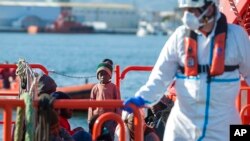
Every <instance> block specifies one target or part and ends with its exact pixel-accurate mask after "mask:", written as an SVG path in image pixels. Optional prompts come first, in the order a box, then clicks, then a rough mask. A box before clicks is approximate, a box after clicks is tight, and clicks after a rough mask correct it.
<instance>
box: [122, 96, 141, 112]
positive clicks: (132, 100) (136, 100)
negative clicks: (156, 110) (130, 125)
mask: <svg viewBox="0 0 250 141" xmlns="http://www.w3.org/2000/svg"><path fill="white" fill-rule="evenodd" d="M129 104H135V105H136V106H137V107H142V106H144V104H145V100H144V99H143V98H142V97H140V96H137V97H132V98H129V99H128V100H126V101H125V102H124V106H125V108H124V110H125V111H127V112H129V113H132V112H133V110H132V109H131V108H130V107H129V106H128V105H129Z"/></svg>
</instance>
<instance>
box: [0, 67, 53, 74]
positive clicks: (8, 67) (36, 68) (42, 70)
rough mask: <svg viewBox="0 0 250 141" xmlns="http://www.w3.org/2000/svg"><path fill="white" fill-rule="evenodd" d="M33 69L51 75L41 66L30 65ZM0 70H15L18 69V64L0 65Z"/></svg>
mask: <svg viewBox="0 0 250 141" xmlns="http://www.w3.org/2000/svg"><path fill="white" fill-rule="evenodd" d="M29 65H30V67H31V68H33V69H41V70H42V71H43V72H44V73H45V74H46V75H48V74H49V71H48V70H47V69H46V68H45V67H44V66H43V65H41V64H29ZM0 68H13V69H16V68H17V65H16V64H0Z"/></svg>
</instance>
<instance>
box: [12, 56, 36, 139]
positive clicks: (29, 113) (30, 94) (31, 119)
mask: <svg viewBox="0 0 250 141" xmlns="http://www.w3.org/2000/svg"><path fill="white" fill-rule="evenodd" d="M16 75H17V76H19V78H20V80H21V81H20V83H21V84H20V86H21V87H20V88H19V98H20V99H23V100H24V103H25V110H24V109H22V108H20V107H18V108H17V116H16V121H17V122H16V124H15V131H14V135H15V136H14V141H21V140H23V133H24V125H25V137H24V140H25V141H34V133H35V132H34V129H35V115H34V109H33V105H32V101H33V99H34V95H35V94H36V93H37V88H36V83H37V79H36V77H37V75H36V74H35V73H34V72H33V71H32V69H31V67H30V66H29V65H28V63H27V62H26V61H25V60H24V59H20V60H19V61H18V64H17V70H16Z"/></svg>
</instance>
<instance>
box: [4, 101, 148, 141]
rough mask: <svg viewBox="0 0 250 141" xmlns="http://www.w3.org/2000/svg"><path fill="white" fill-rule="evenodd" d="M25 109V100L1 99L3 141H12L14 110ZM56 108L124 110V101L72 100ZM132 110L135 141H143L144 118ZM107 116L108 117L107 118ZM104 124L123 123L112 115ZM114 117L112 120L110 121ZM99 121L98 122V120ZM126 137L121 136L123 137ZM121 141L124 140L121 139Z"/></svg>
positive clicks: (54, 104) (62, 102) (57, 104)
mask: <svg viewBox="0 0 250 141" xmlns="http://www.w3.org/2000/svg"><path fill="white" fill-rule="evenodd" d="M37 104H38V101H37V100H35V101H34V103H33V105H34V106H37ZM18 106H19V107H25V105H24V101H23V100H17V99H0V107H2V108H3V112H4V114H3V141H11V132H12V131H11V123H12V109H13V108H16V107H18ZM53 107H54V108H70V109H87V108H88V107H93V108H95V107H103V108H123V101H121V100H102V101H101V100H100V101H93V100H79V99H76V100H74V99H70V100H55V102H54V103H53ZM131 108H132V109H133V112H134V115H135V116H134V125H135V133H136V134H135V139H136V141H141V140H143V133H142V129H143V128H142V123H143V122H142V120H143V119H142V117H141V115H140V112H139V110H138V108H136V107H135V106H134V105H131ZM105 115H106V116H105ZM105 115H104V118H105V119H103V120H102V122H103V121H104V120H107V119H109V120H113V119H115V120H116V121H118V122H121V119H118V117H117V116H115V117H113V116H112V115H113V114H111V115H108V116H107V114H105ZM110 117H112V119H110ZM97 121H98V120H97ZM100 121H101V119H99V121H98V122H100ZM94 130H95V131H98V128H97V127H96V129H94ZM123 131H125V129H123ZM94 134H95V136H96V135H98V134H97V133H94ZM123 136H125V135H121V137H123ZM120 140H121V141H124V140H122V138H121V139H120Z"/></svg>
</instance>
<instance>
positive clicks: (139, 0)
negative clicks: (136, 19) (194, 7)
mask: <svg viewBox="0 0 250 141" xmlns="http://www.w3.org/2000/svg"><path fill="white" fill-rule="evenodd" d="M71 1H78V2H102V3H129V4H135V5H136V6H137V7H138V8H139V9H142V10H147V11H171V10H174V9H175V8H176V6H177V0H71Z"/></svg>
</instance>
